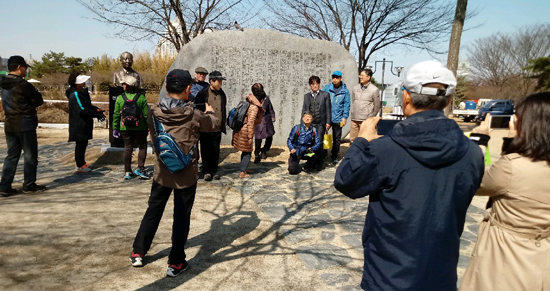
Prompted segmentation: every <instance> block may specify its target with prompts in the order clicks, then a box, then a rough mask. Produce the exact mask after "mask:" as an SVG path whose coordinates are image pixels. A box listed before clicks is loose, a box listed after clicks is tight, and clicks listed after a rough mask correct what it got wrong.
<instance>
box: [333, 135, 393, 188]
mask: <svg viewBox="0 0 550 291" xmlns="http://www.w3.org/2000/svg"><path fill="white" fill-rule="evenodd" d="M334 187H335V188H336V189H337V190H338V191H340V192H342V193H343V194H344V195H346V196H348V197H350V198H353V199H356V198H361V197H365V196H367V195H371V194H374V193H377V192H379V191H381V190H382V181H381V179H380V176H379V175H378V158H377V157H376V156H374V155H373V154H372V153H371V148H370V142H368V141H367V140H366V139H364V138H361V137H358V138H357V139H355V141H354V142H353V144H352V145H351V147H350V148H349V150H348V152H347V153H346V156H345V157H344V159H343V160H342V161H341V162H340V165H339V166H338V169H337V170H336V175H335V177H334Z"/></svg>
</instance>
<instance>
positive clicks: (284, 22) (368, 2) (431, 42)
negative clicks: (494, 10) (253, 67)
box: [266, 0, 454, 69]
mask: <svg viewBox="0 0 550 291" xmlns="http://www.w3.org/2000/svg"><path fill="white" fill-rule="evenodd" d="M267 6H268V9H269V10H270V11H271V12H272V13H273V15H274V16H273V18H272V19H267V20H266V23H267V25H268V26H269V27H271V28H273V29H275V30H278V31H281V32H286V33H290V34H294V35H299V36H304V37H310V38H316V39H323V40H328V41H334V42H337V43H339V44H341V45H342V46H343V47H344V48H346V49H347V50H348V51H355V50H356V51H357V52H356V58H357V60H358V62H359V69H364V68H365V67H366V66H367V62H368V61H369V59H370V57H371V56H372V54H373V53H375V52H377V51H379V50H382V49H387V48H388V47H390V46H392V47H393V48H395V47H398V46H401V47H404V48H407V49H409V48H420V49H424V50H427V51H429V52H432V53H441V52H440V51H438V50H437V45H438V44H440V43H442V42H444V40H445V39H446V38H444V37H443V36H445V35H448V33H449V30H450V27H451V24H452V17H451V16H452V14H453V13H452V12H453V10H454V5H452V4H450V3H448V2H447V1H438V0H318V1H308V0H278V1H270V2H268V3H267Z"/></svg>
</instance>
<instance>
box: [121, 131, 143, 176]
mask: <svg viewBox="0 0 550 291" xmlns="http://www.w3.org/2000/svg"><path fill="white" fill-rule="evenodd" d="M121 134H122V140H123V141H124V155H123V156H122V161H123V162H124V172H132V152H133V151H134V139H135V140H136V143H137V144H138V148H139V152H138V168H139V169H143V168H144V167H145V159H146V158H147V130H125V131H122V132H121Z"/></svg>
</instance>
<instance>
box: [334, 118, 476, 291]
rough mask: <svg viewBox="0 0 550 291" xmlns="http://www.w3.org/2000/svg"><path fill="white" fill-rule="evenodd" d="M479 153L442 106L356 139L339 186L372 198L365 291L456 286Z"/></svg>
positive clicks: (354, 195)
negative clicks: (372, 135)
mask: <svg viewBox="0 0 550 291" xmlns="http://www.w3.org/2000/svg"><path fill="white" fill-rule="evenodd" d="M484 167H485V166H484V160H483V154H482V152H481V150H480V148H479V146H477V145H476V144H475V143H474V142H472V141H470V140H468V138H466V136H465V135H464V133H463V132H462V130H460V128H459V127H458V125H457V124H456V122H455V121H453V120H450V119H448V118H446V117H445V116H444V114H443V112H441V111H439V110H429V111H423V112H419V113H416V114H414V115H412V116H410V117H409V118H407V119H406V120H404V121H402V122H400V123H398V124H397V125H396V126H395V127H394V128H393V130H392V131H391V132H390V133H389V134H388V135H387V136H384V137H381V138H379V139H376V140H373V141H372V142H368V141H367V140H366V139H363V138H357V139H356V140H355V141H354V143H353V144H352V145H351V147H350V148H349V150H348V152H347V153H346V156H345V158H344V159H343V160H342V162H341V163H340V166H339V167H338V169H337V171H336V177H335V181H334V185H335V187H336V189H338V190H339V191H340V192H342V193H344V194H345V195H346V196H348V197H350V198H353V199H355V198H360V197H364V196H367V195H368V196H369V208H368V211H367V217H366V220H365V227H364V229H363V248H364V257H365V265H364V271H363V280H362V282H361V287H362V288H363V289H365V290H423V291H429V290H434V291H435V290H437V291H442V290H443V291H445V290H453V291H454V290H456V281H457V274H456V267H457V263H458V256H459V243H460V236H461V234H462V230H463V227H464V220H465V217H466V210H467V209H468V206H469V205H470V202H471V200H472V197H473V196H474V194H475V192H476V190H477V188H478V187H479V185H480V183H481V179H482V177H483V171H484Z"/></svg>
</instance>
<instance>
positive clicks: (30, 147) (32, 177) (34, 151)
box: [0, 130, 38, 191]
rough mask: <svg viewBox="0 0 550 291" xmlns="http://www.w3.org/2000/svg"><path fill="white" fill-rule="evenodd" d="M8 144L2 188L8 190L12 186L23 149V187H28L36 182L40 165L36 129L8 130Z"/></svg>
mask: <svg viewBox="0 0 550 291" xmlns="http://www.w3.org/2000/svg"><path fill="white" fill-rule="evenodd" d="M6 145H7V146H8V154H7V155H6V158H5V159H4V167H3V169H2V179H1V180H0V190H2V191H6V190H9V189H11V188H12V186H11V184H12V183H13V178H14V177H15V171H16V170H17V163H19V157H21V150H23V159H24V160H23V161H24V164H23V165H24V167H23V175H24V182H23V189H27V188H29V187H31V186H32V185H33V184H35V183H36V168H37V167H38V140H37V136H36V130H29V131H24V132H6Z"/></svg>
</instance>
